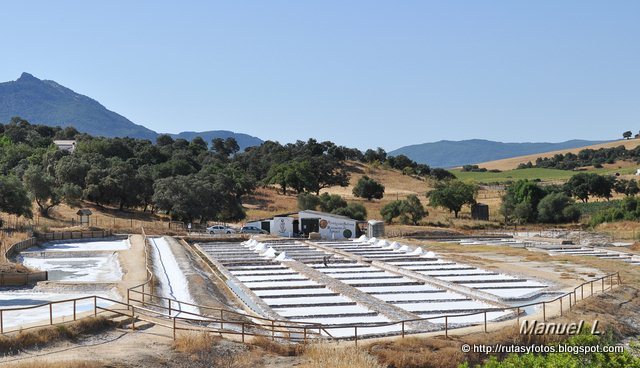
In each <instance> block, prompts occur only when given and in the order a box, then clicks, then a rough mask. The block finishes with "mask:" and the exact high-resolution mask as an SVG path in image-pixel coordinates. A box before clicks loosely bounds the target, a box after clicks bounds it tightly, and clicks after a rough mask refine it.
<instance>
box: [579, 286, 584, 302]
mask: <svg viewBox="0 0 640 368" xmlns="http://www.w3.org/2000/svg"><path fill="white" fill-rule="evenodd" d="M580 300H584V284H582V285H580Z"/></svg>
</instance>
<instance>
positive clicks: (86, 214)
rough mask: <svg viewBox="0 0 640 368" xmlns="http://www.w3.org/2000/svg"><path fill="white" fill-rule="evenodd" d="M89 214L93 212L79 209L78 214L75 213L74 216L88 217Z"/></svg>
mask: <svg viewBox="0 0 640 368" xmlns="http://www.w3.org/2000/svg"><path fill="white" fill-rule="evenodd" d="M91 214H93V212H91V210H90V209H88V208H82V209H79V210H78V212H76V215H85V216H88V215H91Z"/></svg>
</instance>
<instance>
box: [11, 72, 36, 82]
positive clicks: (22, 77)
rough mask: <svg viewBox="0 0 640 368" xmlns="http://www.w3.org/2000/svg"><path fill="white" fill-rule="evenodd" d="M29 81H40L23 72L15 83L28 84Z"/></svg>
mask: <svg viewBox="0 0 640 368" xmlns="http://www.w3.org/2000/svg"><path fill="white" fill-rule="evenodd" d="M29 81H40V79H38V78H36V77H34V76H33V75H32V74H29V73H27V72H23V73H22V74H21V75H20V78H18V80H17V81H16V82H29Z"/></svg>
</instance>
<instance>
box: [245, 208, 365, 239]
mask: <svg viewBox="0 0 640 368" xmlns="http://www.w3.org/2000/svg"><path fill="white" fill-rule="evenodd" d="M246 225H247V226H255V227H259V228H261V229H263V230H266V231H268V232H269V233H270V234H271V235H275V236H283V237H292V236H298V235H300V236H304V237H308V236H309V234H310V233H319V234H320V237H321V238H323V239H353V238H356V237H357V233H358V221H357V220H354V219H351V218H349V217H347V216H341V215H334V214H332V213H326V212H320V211H312V210H305V211H300V212H298V213H286V214H280V215H276V216H274V217H273V218H270V219H259V220H253V221H250V222H247V223H246Z"/></svg>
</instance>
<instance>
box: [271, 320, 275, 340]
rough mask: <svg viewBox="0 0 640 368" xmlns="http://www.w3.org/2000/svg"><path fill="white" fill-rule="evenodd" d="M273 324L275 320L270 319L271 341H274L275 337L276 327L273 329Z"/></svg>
mask: <svg viewBox="0 0 640 368" xmlns="http://www.w3.org/2000/svg"><path fill="white" fill-rule="evenodd" d="M275 324H276V321H274V320H271V341H274V340H275V339H276V329H275V327H276V326H275Z"/></svg>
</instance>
